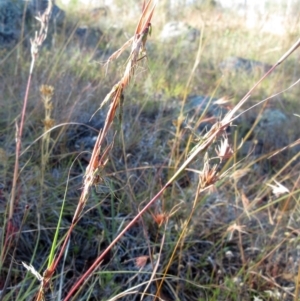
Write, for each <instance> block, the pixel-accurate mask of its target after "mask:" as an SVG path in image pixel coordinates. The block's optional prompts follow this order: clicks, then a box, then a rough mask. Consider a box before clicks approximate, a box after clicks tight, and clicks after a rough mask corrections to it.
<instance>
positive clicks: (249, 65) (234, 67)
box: [219, 56, 272, 73]
mask: <svg viewBox="0 0 300 301" xmlns="http://www.w3.org/2000/svg"><path fill="white" fill-rule="evenodd" d="M219 66H220V69H221V70H222V72H223V73H226V72H238V71H244V72H246V73H252V72H255V71H256V70H258V71H260V72H267V71H268V70H270V68H271V67H272V66H271V65H269V64H265V63H262V62H259V61H254V60H249V59H244V58H241V57H237V56H231V57H228V58H227V59H225V60H224V61H222V62H221V63H220V65H219Z"/></svg>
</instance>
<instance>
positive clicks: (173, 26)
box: [160, 21, 200, 42]
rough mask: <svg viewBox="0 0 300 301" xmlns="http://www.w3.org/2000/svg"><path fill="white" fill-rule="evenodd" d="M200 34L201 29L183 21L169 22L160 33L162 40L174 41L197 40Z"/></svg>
mask: <svg viewBox="0 0 300 301" xmlns="http://www.w3.org/2000/svg"><path fill="white" fill-rule="evenodd" d="M198 36H200V31H199V30H198V29H196V28H193V27H191V26H189V25H187V24H186V23H183V22H176V21H173V22H169V23H167V24H166V25H165V26H164V28H163V30H162V31H161V33H160V40H161V41H162V42H172V41H178V40H181V41H188V42H195V41H196V40H197V38H198Z"/></svg>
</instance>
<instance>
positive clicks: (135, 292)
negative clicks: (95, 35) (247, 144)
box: [0, 7, 299, 300]
mask: <svg viewBox="0 0 300 301" xmlns="http://www.w3.org/2000/svg"><path fill="white" fill-rule="evenodd" d="M201 9H202V8H200V9H199V10H193V12H189V11H188V10H186V11H185V13H182V16H181V17H182V19H183V20H184V21H187V20H189V22H190V23H191V25H194V26H196V27H197V28H199V29H200V30H201V31H202V35H201V36H200V37H199V39H202V41H201V43H200V41H196V42H195V45H191V47H189V48H181V49H179V48H178V49H177V48H176V47H175V46H174V44H168V43H161V42H160V41H159V40H158V33H159V30H160V28H161V26H162V23H160V22H161V21H160V18H159V16H160V15H159V14H160V13H162V11H161V8H160V7H158V10H157V11H156V12H155V14H154V19H153V22H152V23H153V36H152V37H151V39H149V41H147V43H148V46H147V54H148V57H147V59H146V58H145V59H143V60H141V61H138V62H137V65H135V64H136V63H135V62H132V65H134V66H136V67H135V73H134V75H133V74H132V73H128V74H127V75H128V77H127V78H126V79H125V80H126V84H127V80H128V78H130V80H131V85H130V86H128V87H127V89H126V90H125V91H124V103H123V105H122V106H121V107H120V108H121V109H119V110H116V112H114V113H115V119H114V122H113V123H112V124H111V127H110V129H107V132H106V136H105V137H104V136H103V144H102V148H101V155H103V153H104V154H105V155H106V156H105V158H104V159H108V161H107V163H106V165H105V166H103V171H102V173H101V174H100V176H101V178H102V182H96V181H94V179H93V181H92V182H91V183H93V184H95V185H94V187H93V188H92V189H90V191H89V196H88V197H86V198H85V199H84V202H83V203H84V205H85V206H83V205H82V206H81V209H82V211H81V214H80V218H78V217H77V216H75V218H74V213H75V211H76V207H77V204H78V199H79V198H80V195H81V193H82V189H83V183H84V180H86V179H87V177H86V175H87V174H86V173H87V172H88V170H89V168H90V166H91V162H93V161H92V160H91V158H94V157H93V154H92V151H93V148H94V143H95V141H97V140H96V139H97V137H98V133H99V130H100V128H102V129H103V126H104V124H105V118H106V116H107V113H109V110H110V109H111V108H112V107H113V106H110V107H109V103H110V102H111V101H115V100H117V98H114V97H115V96H116V95H117V96H120V94H121V93H120V91H119V90H117V89H115V90H113V91H112V90H111V89H112V87H113V86H115V85H116V84H117V83H118V82H119V83H120V78H122V74H123V72H124V71H126V64H127V63H128V62H127V61H126V59H127V57H128V56H126V54H125V53H124V55H122V56H121V57H120V58H119V61H116V62H111V63H110V65H109V68H108V72H107V75H106V76H105V68H103V67H102V65H101V62H102V60H103V59H104V56H103V57H101V55H100V57H97V58H95V53H96V52H97V51H99V49H102V48H101V47H102V45H103V44H106V41H108V40H109V41H110V45H109V46H107V48H106V49H105V51H106V53H108V54H111V53H113V52H114V51H115V50H116V49H118V48H119V47H121V46H122V44H123V43H124V42H125V41H126V40H127V38H126V37H130V36H131V34H129V33H131V32H134V28H135V27H136V22H133V20H126V19H125V20H124V21H123V20H118V21H119V22H120V23H121V22H122V28H121V29H120V30H111V29H110V27H109V26H108V27H107V28H108V29H107V31H108V32H105V31H104V35H103V37H101V41H100V43H99V45H98V50H97V51H96V49H90V48H88V47H84V48H81V46H80V45H78V43H77V41H76V39H75V40H72V38H70V39H68V38H69V37H70V36H71V34H70V35H67V36H66V35H65V34H61V35H60V34H59V35H58V37H57V44H56V47H55V48H44V49H42V50H41V53H40V57H39V60H38V62H37V66H36V70H35V76H34V77H33V81H32V86H31V92H30V97H29V103H28V108H27V113H26V120H25V128H24V134H23V139H22V153H21V157H20V175H19V184H18V190H17V193H16V196H17V197H16V205H15V206H14V216H13V221H14V225H16V228H15V231H16V232H17V233H19V234H18V235H19V236H16V239H14V240H12V242H11V244H10V245H9V248H8V250H7V253H6V254H4V255H3V254H2V262H1V266H0V268H1V273H0V285H1V287H0V288H1V289H2V287H3V284H4V282H5V280H6V279H7V275H8V274H9V273H11V276H10V278H9V279H8V280H9V285H8V289H7V291H6V295H5V296H1V298H2V300H29V299H33V298H34V295H35V294H36V292H37V289H38V282H37V281H36V280H35V278H34V277H33V276H32V275H31V273H30V272H28V271H27V270H26V269H25V268H24V267H23V266H22V265H21V261H23V262H26V263H27V264H32V265H33V267H34V268H35V269H36V270H38V271H39V272H40V273H41V274H43V271H46V270H47V271H49V269H47V261H48V256H49V254H50V248H51V246H53V237H54V235H55V231H56V228H57V222H58V219H59V215H60V211H61V208H62V205H63V204H64V208H63V213H62V219H61V224H60V226H59V230H58V238H59V240H58V242H57V243H55V246H54V247H56V248H57V249H56V252H55V258H57V253H58V252H59V251H60V250H61V246H62V242H63V240H64V239H65V237H64V236H65V233H67V232H68V230H69V231H70V229H71V230H72V234H71V237H70V242H69V244H67V247H66V248H67V249H66V250H67V252H66V256H65V257H64V256H63V257H62V258H61V260H60V261H59V263H58V265H57V267H56V272H55V275H54V277H52V279H51V290H49V291H48V292H47V293H46V297H47V298H48V297H49V298H50V297H51V298H54V299H58V300H59V299H63V298H65V297H66V295H67V293H68V292H69V290H70V288H71V287H73V285H74V284H75V283H78V279H80V277H81V276H82V275H84V273H85V272H86V271H87V270H88V269H89V268H90V267H91V266H93V265H94V263H95V262H97V260H98V259H97V258H99V255H100V254H102V252H103V251H104V250H105V249H106V248H107V246H108V245H109V244H110V243H111V242H112V241H113V239H114V238H115V237H116V236H117V235H118V234H119V233H120V232H121V231H122V230H123V229H124V228H125V227H126V226H127V225H128V224H129V223H130V222H131V221H132V220H133V219H134V218H135V217H136V216H137V215H138V214H139V212H140V211H141V210H142V209H143V208H144V207H145V205H146V204H147V203H149V200H151V199H152V198H153V197H154V196H155V195H156V193H157V192H158V191H160V190H161V189H162V188H163V187H164V185H165V184H166V183H169V182H168V181H170V179H172V176H173V175H174V173H176V171H177V170H178V169H179V168H180V166H181V165H182V164H185V163H184V162H186V160H189V158H190V157H191V156H192V155H193V154H195V150H197V148H199V145H200V146H201V144H203V143H205V142H206V140H205V139H207V137H210V135H212V133H213V131H212V132H210V133H211V134H207V132H205V131H204V132H202V133H200V132H199V130H198V128H199V127H200V128H201V124H203V122H204V120H207V119H208V120H211V119H209V118H210V117H211V116H208V115H207V114H205V113H204V114H201V112H203V111H201V112H199V111H198V112H197V110H193V109H191V110H190V109H186V110H185V109H184V110H183V111H181V109H180V107H181V105H182V104H183V103H184V102H187V103H188V101H189V99H186V95H192V94H196V95H213V96H214V97H216V98H218V97H223V96H227V97H228V98H229V99H230V101H229V102H228V103H224V104H222V106H223V109H224V110H225V111H224V112H227V111H226V110H228V109H233V108H234V106H235V104H236V103H237V102H238V101H239V100H240V99H241V98H242V97H243V96H244V95H245V94H246V93H247V91H248V90H249V89H250V88H251V87H252V86H253V84H254V83H255V82H256V81H257V80H258V79H259V78H260V76H261V74H251V75H249V74H247V73H243V74H241V73H240V72H239V73H230V74H226V75H222V73H221V71H220V69H219V63H220V62H221V61H222V60H223V59H224V58H226V57H227V56H230V55H236V56H242V57H247V58H251V59H256V60H260V61H263V62H266V63H268V64H274V63H275V62H276V61H277V60H278V59H279V58H280V57H281V56H282V55H283V54H284V53H285V51H286V50H287V49H288V48H289V47H290V46H291V45H292V44H293V43H294V42H295V40H294V39H293V38H294V33H293V32H291V33H290V35H289V36H285V37H282V38H280V39H281V43H280V47H279V46H278V37H276V36H272V35H270V34H264V33H262V32H259V31H257V30H249V29H247V28H245V27H243V26H242V25H243V23H242V20H241V19H239V18H237V17H236V18H234V19H233V18H232V16H230V15H226V14H221V15H220V12H219V11H215V10H206V11H205V13H204V12H203V11H202V10H201ZM109 18H112V19H113V20H114V18H116V17H115V16H109ZM178 18H180V14H179V16H178ZM83 19H84V18H83ZM106 23H107V24H109V22H108V21H107V22H106ZM71 24H72V25H71ZM73 24H75V22H73V21H71V22H70V23H69V25H66V26H65V29H64V30H62V31H63V32H64V33H65V32H68V33H70V32H71V33H72V32H74V30H73V29H74V26H75V25H73ZM120 32H121V34H119V33H120ZM127 33H128V34H127ZM199 45H200V46H199ZM199 49H200V52H198V54H200V60H199V63H198V64H195V60H196V59H195V58H196V55H197V51H198V50H199ZM101 51H102V50H101ZM128 53H129V52H127V54H128ZM296 56H297V53H295V54H294V55H292V56H290V58H289V59H288V60H287V61H286V62H284V63H283V64H282V66H279V68H277V71H275V72H274V73H273V74H272V75H271V76H270V77H268V78H267V79H266V80H265V81H264V82H263V83H262V84H261V85H260V86H259V87H258V89H256V90H255V91H254V93H253V94H252V97H251V98H250V99H249V100H248V101H247V102H246V104H245V106H244V107H243V110H245V109H246V108H248V107H250V106H251V105H253V104H255V103H257V100H262V99H264V98H266V97H268V96H270V95H273V94H275V93H278V92H280V91H282V90H283V89H286V88H287V87H288V86H290V85H291V84H292V83H294V82H295V80H296V79H298V75H297V74H298V71H297V70H298V69H297V68H296V67H295V66H296V65H297V60H296V58H295V57H296ZM1 57H2V54H1ZM3 57H4V58H5V59H4V60H3V61H1V70H2V71H1V75H0V76H1V79H3V80H1V81H0V87H1V91H3V93H2V96H1V99H0V117H1V119H0V156H1V163H0V164H1V169H0V183H1V184H3V187H2V186H1V187H0V210H1V212H2V213H3V214H2V215H1V225H3V229H4V226H5V225H6V224H7V222H8V221H7V219H6V215H5V212H6V211H7V209H6V208H8V207H7V202H8V200H9V194H10V190H11V186H12V182H11V181H12V178H13V172H12V170H13V164H14V153H15V142H14V136H15V122H14V120H15V118H17V116H18V114H19V112H20V110H21V105H20V99H22V98H23V95H24V91H25V86H26V81H27V74H28V68H29V63H28V58H27V57H26V52H25V53H24V56H22V57H21V58H20V59H18V56H17V53H16V51H12V52H11V53H10V54H9V55H8V56H7V53H6V54H4V56H3ZM131 59H132V57H131ZM194 66H196V68H194V73H192V72H191V70H193V67H194ZM127 70H128V69H127ZM130 70H132V69H130ZM4 71H5V73H4ZM123 79H124V78H123ZM189 79H190V81H189ZM188 82H189V84H187V83H188ZM123 83H124V82H123ZM43 84H47V85H51V86H53V87H54V93H53V95H51V109H52V108H53V110H52V111H51V115H49V102H48V107H47V108H46V109H47V110H48V111H47V114H48V115H46V117H45V119H47V116H48V121H49V120H51V125H50V124H49V123H48V122H45V120H44V122H43V120H42V119H43V117H42V116H45V113H44V112H45V107H44V105H45V101H44V102H43V101H41V100H42V99H43V96H42V95H40V92H39V89H40V87H41V85H43ZM123 88H124V87H123ZM110 91H112V92H111V96H112V99H110V100H109V101H108V105H106V106H104V107H103V108H102V109H101V111H99V112H97V113H96V115H95V117H94V118H93V119H92V120H91V121H89V120H90V117H91V116H92V114H93V113H94V112H95V111H96V110H97V109H98V107H99V105H100V104H101V102H102V101H103V99H105V97H106V95H108V94H109V93H110ZM117 91H119V92H117ZM116 92H117V93H116ZM298 97H299V96H298V90H297V87H295V88H293V89H290V90H288V91H286V92H285V93H284V94H281V95H280V96H278V97H277V99H279V101H278V100H276V98H275V99H272V100H270V101H269V102H267V105H266V107H267V108H276V107H277V108H280V109H281V110H282V111H284V113H285V114H286V115H287V116H288V118H290V119H292V118H295V121H293V123H291V124H292V125H293V127H295V128H297V127H298V126H299V120H298V119H297V118H296V117H295V116H293V115H292V113H298V112H297V111H296V109H297V102H296V101H295V99H298ZM212 101H214V100H212ZM212 105H213V104H212V103H211V104H210V105H209V106H212ZM261 107H262V106H260V107H257V108H254V109H253V110H252V111H249V112H247V113H246V114H244V115H243V116H242V117H240V118H241V119H242V122H240V120H236V121H234V122H233V123H237V124H238V126H230V127H228V129H227V131H226V133H225V132H224V135H225V136H222V135H221V136H218V137H217V135H216V136H215V139H212V140H211V144H210V145H207V146H208V147H207V149H206V155H205V152H201V153H200V152H199V153H198V154H197V156H195V159H194V160H193V161H192V162H191V164H190V165H189V166H188V168H187V169H185V170H184V171H182V172H181V174H180V175H179V176H178V177H177V178H176V179H174V181H171V182H172V183H171V182H170V185H167V186H169V187H168V188H166V190H165V192H164V194H161V195H160V197H159V199H158V200H157V201H156V202H155V203H153V205H152V206H151V207H150V208H149V209H148V210H147V211H146V212H145V214H144V215H143V216H142V217H141V218H139V219H138V221H136V223H135V224H134V225H133V226H132V227H131V228H130V229H129V230H128V231H127V232H126V233H125V234H124V235H123V236H122V237H121V238H120V240H119V241H118V242H117V243H116V244H114V246H113V247H112V248H111V249H110V251H109V252H107V253H106V255H105V257H104V258H103V260H101V266H100V268H97V269H95V270H94V271H93V273H92V274H91V275H90V277H89V279H88V282H87V283H85V284H84V285H81V289H79V291H78V295H77V297H76V298H75V299H76V300H117V299H118V300H140V299H141V296H142V295H143V293H145V294H144V295H143V296H144V300H155V298H156V300H159V298H160V300H297V297H296V296H295V295H297V291H298V282H299V281H298V274H299V273H298V260H299V258H298V257H299V256H298V235H299V231H298V230H297V229H299V219H298V217H297V216H298V215H299V212H298V211H299V188H298V187H299V172H298V170H299V159H298V158H297V157H296V156H297V155H298V153H297V152H296V151H294V148H292V149H287V150H286V151H285V152H280V153H279V154H277V155H275V156H272V157H270V155H271V154H272V152H273V151H274V150H275V149H277V148H278V147H274V145H268V146H266V147H265V149H264V150H263V152H262V153H258V154H255V152H253V153H252V154H251V153H249V154H248V153H247V152H244V151H243V147H242V148H239V145H240V143H241V140H242V138H245V137H247V136H249V137H250V138H249V139H250V140H251V141H255V137H256V136H255V135H258V133H257V132H256V131H255V128H257V126H255V125H256V123H255V120H256V118H257V117H261V116H262V114H263V112H262V111H261V110H260V109H261ZM183 108H186V106H183ZM188 110H190V111H189V113H187V112H186V111H188ZM239 112H242V111H238V113H239ZM224 114H225V113H224ZM298 114H299V113H298ZM201 115H203V116H201ZM182 116H183V119H182V118H181V117H182ZM223 117H224V115H223V116H220V120H221V118H223ZM109 120H110V121H112V120H113V119H112V118H110V119H109ZM257 121H258V120H257ZM53 122H55V126H54V127H52V123H53ZM201 122H202V123H201ZM211 122H212V124H211V126H213V124H215V125H218V123H217V122H216V120H213V121H211ZM205 124H208V125H209V123H205ZM253 124H254V129H252V125H253ZM48 126H51V130H50V131H49V132H47V129H48ZM219 126H220V125H219ZM215 128H218V127H217V126H215ZM202 129H203V128H202ZM218 130H219V131H220V132H221V130H220V128H218ZM103 132H105V131H103V130H102V133H103ZM295 132H296V131H293V128H286V127H279V128H275V134H276V135H278V140H276V141H279V140H280V139H283V138H284V139H283V143H282V144H280V148H281V147H283V145H285V144H284V143H286V142H287V143H289V142H291V141H293V140H295V139H297V138H298V137H297V136H296V134H295ZM115 133H117V134H115ZM296 133H297V132H296ZM102 135H103V134H102ZM89 137H90V138H89ZM280 137H282V138H280ZM287 137H288V139H287V140H286V138H287ZM227 138H228V140H227ZM256 138H257V139H261V137H259V136H257V137H256ZM113 140H114V144H113V146H112V141H113ZM221 141H223V148H221V149H220V143H221ZM226 141H228V143H229V144H230V146H231V148H232V150H233V152H231V151H230V149H229V148H228V147H226V144H224V143H227V142H226ZM224 145H225V146H224ZM216 149H217V152H216ZM105 150H108V151H107V152H106V153H105ZM247 150H249V149H247ZM224 151H225V152H224ZM293 156H294V158H295V160H294V161H290V160H291V159H292V158H293ZM97 158H98V157H97ZM220 159H222V160H220ZM97 162H98V163H99V161H97ZM104 162H105V160H102V163H104ZM93 166H95V165H93ZM92 174H93V172H92ZM84 175H85V177H84ZM97 179H99V178H97ZM278 183H281V184H282V185H284V186H285V187H287V188H288V191H289V192H286V191H284V190H283V192H282V193H281V192H278V190H275V191H274V187H280V186H279V184H278ZM272 185H273V186H272ZM272 191H273V192H276V193H273V192H272ZM72 220H73V223H72ZM70 225H72V226H70ZM73 226H74V227H73ZM1 237H2V247H3V246H4V243H5V232H4V230H2V232H1ZM18 237H19V238H18ZM17 238H18V239H17ZM65 241H67V240H65ZM10 262H13V265H12V270H11V272H9V271H10V269H9V266H10ZM48 268H49V266H48ZM44 276H45V275H44ZM46 276H48V275H46ZM155 296H156V297H155ZM255 298H256V299H255Z"/></svg>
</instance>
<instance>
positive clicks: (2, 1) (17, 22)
mask: <svg viewBox="0 0 300 301" xmlns="http://www.w3.org/2000/svg"><path fill="white" fill-rule="evenodd" d="M47 5H48V0H41V1H39V0H28V1H26V2H25V1H23V0H16V1H9V0H0V48H11V47H13V46H15V45H16V44H17V43H18V42H19V41H20V38H21V32H22V31H23V33H24V36H25V37H26V36H27V35H29V32H30V31H31V29H32V28H33V27H34V28H36V25H37V22H38V21H37V20H36V18H35V17H37V16H38V15H39V13H41V14H42V13H43V12H44V11H45V9H46V8H47ZM24 10H25V24H22V22H23V13H24ZM64 18H65V13H64V11H62V10H61V9H60V8H59V7H58V6H56V5H55V4H54V6H53V9H52V14H51V18H50V24H49V31H48V33H49V34H50V33H51V29H52V28H53V27H54V26H57V25H61V24H62V23H63V21H64ZM36 30H38V28H36ZM31 34H32V33H31ZM28 45H29V43H28Z"/></svg>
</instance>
